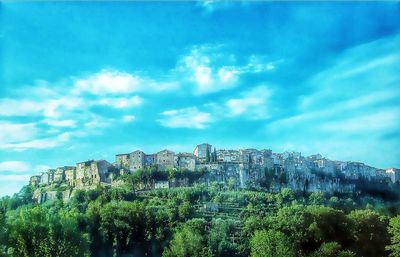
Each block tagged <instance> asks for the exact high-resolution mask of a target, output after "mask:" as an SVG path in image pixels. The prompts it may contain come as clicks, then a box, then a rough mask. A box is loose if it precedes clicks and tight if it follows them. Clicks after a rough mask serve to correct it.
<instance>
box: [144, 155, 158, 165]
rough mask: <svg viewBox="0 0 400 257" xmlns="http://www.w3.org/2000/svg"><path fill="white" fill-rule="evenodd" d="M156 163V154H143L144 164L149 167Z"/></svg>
mask: <svg viewBox="0 0 400 257" xmlns="http://www.w3.org/2000/svg"><path fill="white" fill-rule="evenodd" d="M156 164H157V154H145V155H144V166H145V167H149V166H152V165H156Z"/></svg>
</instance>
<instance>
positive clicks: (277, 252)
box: [250, 230, 295, 257]
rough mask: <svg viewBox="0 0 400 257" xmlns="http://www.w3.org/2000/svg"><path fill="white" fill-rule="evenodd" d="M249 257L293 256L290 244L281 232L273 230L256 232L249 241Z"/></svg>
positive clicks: (293, 252) (293, 251)
mask: <svg viewBox="0 0 400 257" xmlns="http://www.w3.org/2000/svg"><path fill="white" fill-rule="evenodd" d="M250 246H251V257H291V256H293V257H294V256H295V250H294V248H293V245H292V243H291V242H290V241H289V239H288V238H287V237H286V236H285V234H283V233H282V232H279V231H275V230H261V231H256V233H255V234H254V236H253V237H252V238H251V240H250Z"/></svg>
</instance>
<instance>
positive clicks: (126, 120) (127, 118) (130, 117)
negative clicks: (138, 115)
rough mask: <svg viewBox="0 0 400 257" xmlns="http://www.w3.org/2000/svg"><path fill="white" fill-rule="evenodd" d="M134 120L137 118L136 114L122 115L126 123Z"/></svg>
mask: <svg viewBox="0 0 400 257" xmlns="http://www.w3.org/2000/svg"><path fill="white" fill-rule="evenodd" d="M134 120H135V116H133V115H124V116H123V117H122V121H123V122H125V123H128V122H132V121H134Z"/></svg>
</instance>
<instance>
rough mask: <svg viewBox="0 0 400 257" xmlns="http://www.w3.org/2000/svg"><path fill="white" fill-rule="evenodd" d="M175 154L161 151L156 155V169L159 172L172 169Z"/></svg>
mask: <svg viewBox="0 0 400 257" xmlns="http://www.w3.org/2000/svg"><path fill="white" fill-rule="evenodd" d="M174 160H175V154H174V152H172V151H170V150H167V149H165V150H163V151H160V152H158V153H157V167H158V169H159V170H160V171H164V170H167V169H168V168H174Z"/></svg>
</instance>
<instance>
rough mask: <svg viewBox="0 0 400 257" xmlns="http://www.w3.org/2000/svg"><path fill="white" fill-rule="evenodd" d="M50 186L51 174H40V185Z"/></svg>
mask: <svg viewBox="0 0 400 257" xmlns="http://www.w3.org/2000/svg"><path fill="white" fill-rule="evenodd" d="M48 184H49V173H48V172H42V173H41V174H40V185H48Z"/></svg>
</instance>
